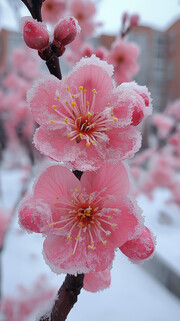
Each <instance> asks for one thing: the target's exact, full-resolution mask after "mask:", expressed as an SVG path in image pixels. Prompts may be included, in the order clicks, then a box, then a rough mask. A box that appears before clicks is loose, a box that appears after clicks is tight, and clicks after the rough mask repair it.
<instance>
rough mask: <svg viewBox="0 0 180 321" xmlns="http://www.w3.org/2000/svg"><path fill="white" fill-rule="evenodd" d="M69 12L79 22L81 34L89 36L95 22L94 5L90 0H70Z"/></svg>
mask: <svg viewBox="0 0 180 321" xmlns="http://www.w3.org/2000/svg"><path fill="white" fill-rule="evenodd" d="M69 10H70V14H71V15H73V16H74V17H75V18H76V19H77V20H78V22H79V25H80V27H81V34H82V35H83V36H86V37H87V36H91V35H92V33H93V32H94V30H95V28H96V26H97V23H95V22H94V16H95V13H96V6H95V4H94V3H93V2H92V1H90V0H71V1H70V4H69Z"/></svg>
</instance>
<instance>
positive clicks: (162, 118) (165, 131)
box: [153, 114, 174, 139]
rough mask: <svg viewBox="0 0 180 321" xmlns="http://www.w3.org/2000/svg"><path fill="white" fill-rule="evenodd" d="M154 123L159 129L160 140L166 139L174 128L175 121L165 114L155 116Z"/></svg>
mask: <svg viewBox="0 0 180 321" xmlns="http://www.w3.org/2000/svg"><path fill="white" fill-rule="evenodd" d="M153 122H154V124H155V126H156V127H157V133H158V136H159V138H161V139H163V138H166V137H167V136H168V135H169V134H170V131H171V130H172V128H173V126H174V120H173V119H172V118H171V117H169V116H167V115H164V114H155V115H154V116H153Z"/></svg>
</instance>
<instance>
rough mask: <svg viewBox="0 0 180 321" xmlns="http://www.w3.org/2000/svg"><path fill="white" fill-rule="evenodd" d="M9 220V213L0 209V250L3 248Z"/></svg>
mask: <svg viewBox="0 0 180 321" xmlns="http://www.w3.org/2000/svg"><path fill="white" fill-rule="evenodd" d="M10 220H11V213H10V211H9V210H5V209H3V208H0V250H1V249H2V247H3V243H4V238H5V236H6V232H7V230H8V227H9V224H10Z"/></svg>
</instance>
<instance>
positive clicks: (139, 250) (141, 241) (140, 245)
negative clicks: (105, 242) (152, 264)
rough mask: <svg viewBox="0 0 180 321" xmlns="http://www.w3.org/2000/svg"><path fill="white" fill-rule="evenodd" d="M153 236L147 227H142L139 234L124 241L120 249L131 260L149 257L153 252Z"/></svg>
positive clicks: (135, 260) (136, 260)
mask: <svg viewBox="0 0 180 321" xmlns="http://www.w3.org/2000/svg"><path fill="white" fill-rule="evenodd" d="M154 247H155V237H154V235H153V234H152V233H151V232H150V230H149V229H148V228H147V227H144V230H143V232H142V233H141V235H140V236H137V237H135V238H134V239H132V240H129V241H127V242H126V243H124V244H123V245H122V246H121V247H120V250H121V251H122V253H123V254H125V255H126V256H127V257H129V258H130V259H131V260H132V261H133V262H138V261H142V260H145V259H147V258H149V257H150V256H151V255H152V253H153V252H154Z"/></svg>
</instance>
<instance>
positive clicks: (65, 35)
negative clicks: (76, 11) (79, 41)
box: [53, 17, 80, 47]
mask: <svg viewBox="0 0 180 321" xmlns="http://www.w3.org/2000/svg"><path fill="white" fill-rule="evenodd" d="M77 32H80V27H79V25H78V22H77V20H76V19H75V18H73V17H67V18H64V19H61V20H60V21H59V22H58V23H57V25H56V26H55V29H54V40H53V45H56V46H57V47H62V46H66V45H68V44H69V43H70V42H72V41H73V40H74V39H75V37H76V34H77Z"/></svg>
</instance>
